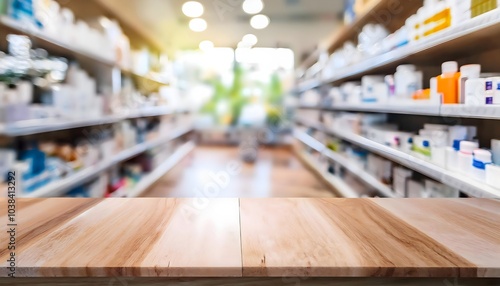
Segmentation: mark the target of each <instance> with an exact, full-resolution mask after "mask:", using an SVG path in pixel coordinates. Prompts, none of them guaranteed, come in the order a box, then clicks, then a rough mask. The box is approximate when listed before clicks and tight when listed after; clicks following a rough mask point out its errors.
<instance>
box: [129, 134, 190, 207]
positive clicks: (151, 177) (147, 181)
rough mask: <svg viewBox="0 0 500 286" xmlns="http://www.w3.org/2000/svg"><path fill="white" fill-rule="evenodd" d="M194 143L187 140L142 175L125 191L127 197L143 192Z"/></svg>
mask: <svg viewBox="0 0 500 286" xmlns="http://www.w3.org/2000/svg"><path fill="white" fill-rule="evenodd" d="M195 146H196V145H195V144H194V142H192V141H189V142H187V143H185V144H184V145H182V146H181V147H179V148H178V149H177V150H176V151H175V152H174V153H173V154H172V155H171V156H170V157H169V158H168V159H167V160H166V161H165V162H163V163H162V164H161V165H160V166H158V167H157V168H156V169H155V170H154V171H153V172H151V173H150V174H148V175H146V176H144V178H142V179H141V180H140V181H139V183H137V185H136V186H135V187H134V188H132V189H131V190H129V191H127V193H128V197H131V198H136V197H139V196H140V195H141V194H142V193H144V192H145V191H146V190H147V189H148V188H149V187H151V186H152V185H153V184H154V183H155V182H156V181H158V180H159V179H160V178H161V177H162V176H164V175H165V174H166V173H167V172H169V171H170V170H172V168H174V167H175V166H176V165H177V164H178V163H179V162H180V161H181V160H182V159H183V158H184V157H186V156H187V155H188V154H189V153H190V152H191V151H193V149H194V148H195Z"/></svg>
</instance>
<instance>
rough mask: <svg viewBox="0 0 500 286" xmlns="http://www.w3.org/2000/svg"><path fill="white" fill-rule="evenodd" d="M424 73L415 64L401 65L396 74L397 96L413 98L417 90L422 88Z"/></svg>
mask: <svg viewBox="0 0 500 286" xmlns="http://www.w3.org/2000/svg"><path fill="white" fill-rule="evenodd" d="M422 81H423V74H422V72H420V71H417V67H416V66H414V65H400V66H398V67H397V69H396V73H395V74H394V83H395V92H396V96H398V97H400V98H411V96H412V95H413V94H414V93H415V92H416V91H417V90H420V89H422Z"/></svg>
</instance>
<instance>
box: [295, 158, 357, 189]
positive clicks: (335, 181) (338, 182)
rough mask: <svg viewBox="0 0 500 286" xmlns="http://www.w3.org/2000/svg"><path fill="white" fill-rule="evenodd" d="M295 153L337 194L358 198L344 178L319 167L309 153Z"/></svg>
mask: <svg viewBox="0 0 500 286" xmlns="http://www.w3.org/2000/svg"><path fill="white" fill-rule="evenodd" d="M296 154H297V155H298V157H299V159H301V161H302V162H303V163H304V164H305V165H306V166H307V167H308V168H309V169H310V170H311V171H312V172H313V173H315V174H316V175H317V176H319V177H320V178H321V179H322V180H323V182H324V183H325V184H327V185H328V186H329V187H330V188H332V189H334V190H335V191H336V192H337V193H338V194H339V195H341V196H342V197H344V198H359V195H358V193H357V192H356V191H355V190H353V189H352V188H351V187H350V186H349V185H348V184H346V183H345V182H344V180H342V179H341V178H339V177H337V176H334V175H332V174H330V173H328V172H326V171H325V170H322V169H321V168H319V167H318V166H319V164H318V162H317V160H316V159H314V158H313V157H312V156H311V155H310V154H308V153H306V152H301V151H297V152H296Z"/></svg>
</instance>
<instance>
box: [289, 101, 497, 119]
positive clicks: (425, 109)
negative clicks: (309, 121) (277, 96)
mask: <svg viewBox="0 0 500 286" xmlns="http://www.w3.org/2000/svg"><path fill="white" fill-rule="evenodd" d="M298 108H299V109H315V110H323V111H359V112H377V113H394V114H412V115H424V116H442V117H461V118H477V119H494V120H500V105H478V106H474V105H465V104H442V105H430V104H419V103H415V104H413V105H395V104H394V105H391V104H385V105H384V104H375V103H374V104H365V103H360V104H358V105H354V104H336V105H334V106H328V107H322V106H310V105H302V106H298Z"/></svg>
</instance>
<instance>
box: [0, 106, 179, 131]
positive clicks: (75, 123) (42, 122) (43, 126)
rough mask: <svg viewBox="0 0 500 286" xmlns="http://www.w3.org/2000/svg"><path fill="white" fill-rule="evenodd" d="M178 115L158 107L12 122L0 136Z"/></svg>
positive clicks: (4, 125)
mask: <svg viewBox="0 0 500 286" xmlns="http://www.w3.org/2000/svg"><path fill="white" fill-rule="evenodd" d="M176 113H179V112H177V111H175V110H173V109H171V108H168V107H163V106H158V107H148V108H145V109H141V110H138V111H130V112H124V113H121V114H119V115H108V116H103V117H101V118H95V119H86V120H64V121H62V119H57V118H49V119H33V120H24V121H19V122H14V123H10V124H0V136H7V137H16V136H26V135H33V134H40V133H46V132H53V131H61V130H67V129H74V128H81V127H89V126H97V125H103V124H111V123H116V122H120V121H122V120H125V119H132V118H140V117H153V116H162V115H169V114H176Z"/></svg>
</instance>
